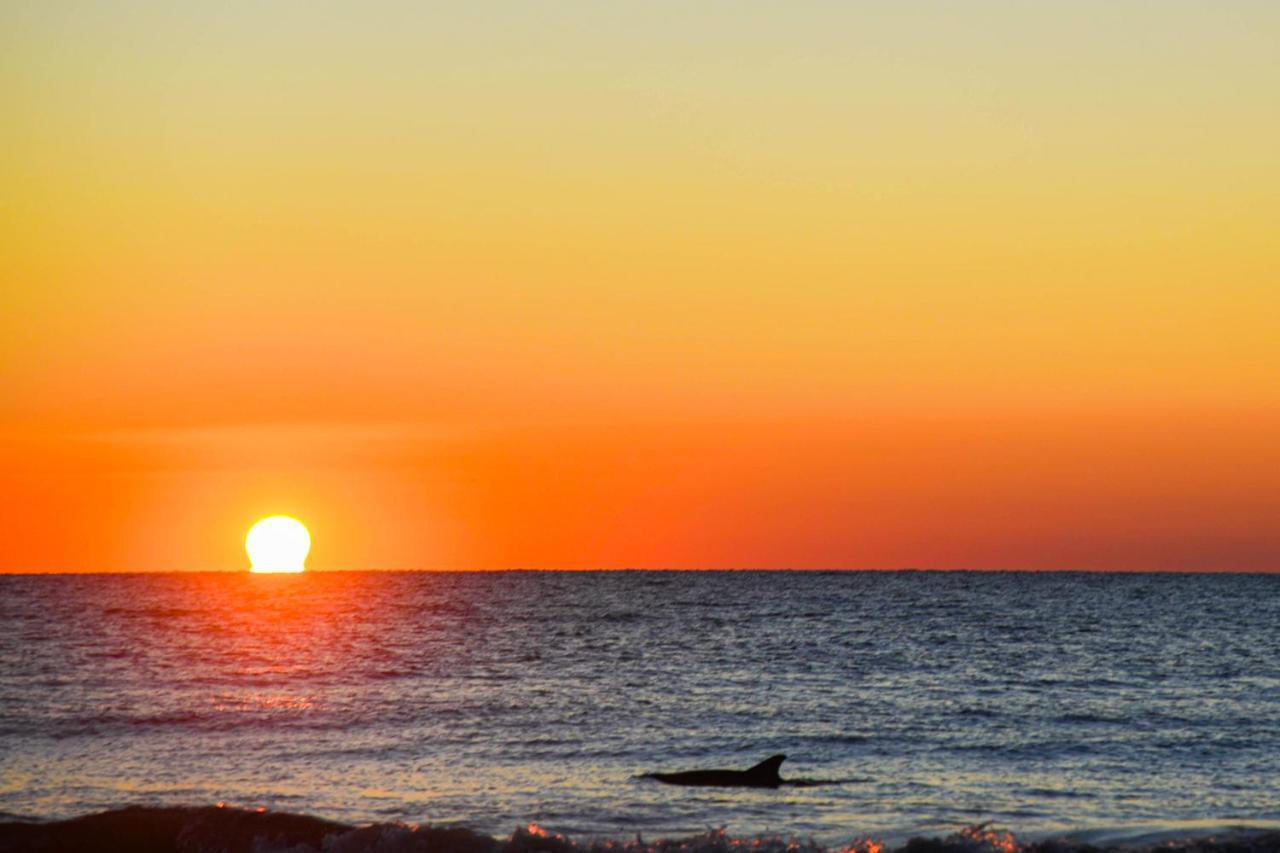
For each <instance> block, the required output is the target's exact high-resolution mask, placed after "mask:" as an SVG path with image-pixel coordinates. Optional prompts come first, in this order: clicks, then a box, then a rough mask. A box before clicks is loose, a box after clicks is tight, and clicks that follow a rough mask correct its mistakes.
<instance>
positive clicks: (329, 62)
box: [0, 2, 1280, 571]
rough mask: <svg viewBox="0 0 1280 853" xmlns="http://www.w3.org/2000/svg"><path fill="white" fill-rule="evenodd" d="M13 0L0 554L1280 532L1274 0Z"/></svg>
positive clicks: (370, 558)
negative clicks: (856, 0)
mask: <svg viewBox="0 0 1280 853" xmlns="http://www.w3.org/2000/svg"><path fill="white" fill-rule="evenodd" d="M210 5H211V4H189V5H185V6H184V5H180V4H173V3H158V2H154V3H152V2H132V3H123V2H112V3H99V4H88V5H84V6H80V5H77V4H46V3H36V2H15V3H7V4H5V5H4V8H3V9H2V10H0V97H2V98H3V103H4V105H5V115H6V122H5V127H4V129H3V130H0V170H2V171H0V178H2V179H3V186H5V187H6V193H5V195H6V197H5V200H4V204H3V205H2V206H0V227H3V229H4V239H3V240H2V241H0V286H2V288H3V289H2V290H0V388H2V389H3V395H2V396H0V571H47V570H53V571H64V570H123V569H130V570H165V569H243V568H246V566H247V563H246V560H245V557H244V553H243V548H242V541H243V536H244V533H245V531H246V530H247V529H248V527H249V525H250V524H251V523H252V522H253V521H254V520H255V519H257V518H259V517H261V516H264V515H269V514H274V513H285V514H289V515H294V516H296V517H298V518H300V519H302V520H303V521H305V522H306V523H307V524H308V526H309V527H310V528H311V531H312V535H313V540H314V547H313V551H312V556H311V559H310V560H309V566H311V567H312V568H321V569H336V568H398V569H407V568H448V569H456V568H503V567H537V568H592V567H604V568H614V567H625V566H635V567H805V568H808V567H854V568H856V567H904V566H917V567H935V568H960V567H974V568H982V567H992V568H1092V569H1179V570H1189V569H1204V570H1228V569H1234V570H1274V569H1280V523H1277V521H1278V519H1280V516H1277V511H1278V510H1277V508H1278V507H1280V439H1277V436H1280V383H1278V382H1277V381H1276V376H1277V375H1280V335H1277V333H1276V329H1277V328H1280V284H1278V282H1280V240H1277V239H1276V223H1277V222H1280V158H1278V157H1277V155H1276V152H1277V151H1280V110H1278V109H1277V108H1276V104H1277V97H1278V94H1280V65H1278V64H1277V63H1276V61H1275V50H1274V46H1275V44H1276V43H1277V40H1278V39H1280V7H1276V6H1275V5H1274V4H1269V3H1255V2H1239V3H1233V4H1215V5H1213V6H1206V5H1205V4H1198V3H1190V2H1186V3H1184V2H1170V3H1165V4H1159V7H1158V8H1157V7H1155V6H1139V5H1137V4H1133V5H1129V4H1113V3H1106V2H1082V3H1075V4H1061V6H1060V7H1057V8H1051V7H1045V6H1043V5H1042V4H1022V3H1012V2H1009V3H995V2H980V3H974V4H965V5H964V6H963V8H960V7H954V8H953V7H947V8H938V7H935V6H933V5H915V4H907V3H883V4H859V5H855V4H848V5H847V6H844V7H840V8H832V7H831V6H829V5H827V4H821V5H819V4H812V5H806V6H803V7H792V8H784V7H782V6H764V5H760V6H756V5H751V4H745V5H744V4H737V3H735V4H727V3H726V4H720V3H706V4H696V5H697V8H694V9H690V8H686V6H687V4H678V3H670V4H666V3H652V4H644V5H643V6H642V7H637V8H633V9H628V10H623V9H619V8H610V7H608V6H602V5H600V4H592V3H583V4H557V5H555V6H553V7H546V6H545V5H543V4H532V3H531V4H508V5H505V6H503V7H502V9H501V10H500V11H497V10H492V9H490V10H487V11H486V10H483V9H471V10H468V9H453V10H438V9H420V8H413V5H414V4H400V3H392V2H374V3H365V4H359V5H357V4H334V3H318V4H312V5H308V6H306V7H305V8H304V7H301V6H297V7H295V6H286V5H272V6H270V7H268V8H262V4H257V3H248V2H230V3H226V4H212V5H215V6H216V8H209V7H210Z"/></svg>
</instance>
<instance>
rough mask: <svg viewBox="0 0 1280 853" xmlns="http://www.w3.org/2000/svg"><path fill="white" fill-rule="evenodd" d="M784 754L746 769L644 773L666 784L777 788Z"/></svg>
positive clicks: (647, 776) (779, 783)
mask: <svg viewBox="0 0 1280 853" xmlns="http://www.w3.org/2000/svg"><path fill="white" fill-rule="evenodd" d="M786 760H787V757H786V756H785V755H773V756H770V757H769V758H766V759H765V760H764V761H761V762H760V763H759V764H757V765H755V766H754V767H751V768H748V769H747V770H686V771H684V772H683V773H644V774H642V775H643V777H644V778H647V779H657V780H658V781H659V782H666V783H667V784H668V785H712V786H722V787H736V788H777V787H778V786H779V785H781V784H782V777H781V776H779V775H778V766H779V765H780V764H782V762H784V761H786Z"/></svg>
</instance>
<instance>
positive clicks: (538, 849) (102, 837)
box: [0, 805, 1280, 853]
mask: <svg viewBox="0 0 1280 853" xmlns="http://www.w3.org/2000/svg"><path fill="white" fill-rule="evenodd" d="M139 850H145V851H153V853H1096V851H1105V850H1116V851H1125V853H1156V851H1159V853H1184V852H1185V853H1276V852H1277V851H1280V829H1275V828H1265V829H1263V828H1253V829H1250V828H1242V827H1226V826H1223V827H1216V828H1204V829H1202V830H1200V831H1197V832H1194V833H1188V832H1186V831H1183V832H1181V833H1179V832H1177V831H1173V830H1165V831H1153V832H1146V833H1141V832H1132V831H1130V832H1128V833H1112V834H1111V835H1110V836H1108V834H1107V833H1106V832H1105V831H1093V832H1091V833H1082V834H1079V835H1076V836H1070V835H1062V836H1059V837H1056V838H1049V839H1041V840H1025V841H1024V840H1020V839H1019V838H1017V837H1016V836H1015V835H1014V834H1013V833H1011V832H1008V831H1005V830H1003V829H996V828H991V827H990V826H989V825H980V826H971V827H967V828H965V829H962V830H960V831H959V832H956V833H954V834H952V835H948V836H945V837H935V838H911V839H909V840H908V841H906V842H905V843H902V844H900V845H896V846H889V845H886V844H885V843H882V842H880V841H878V840H876V839H873V838H859V837H854V838H852V839H851V840H850V841H848V842H847V843H846V844H843V845H839V846H834V847H828V846H824V845H820V844H818V843H816V842H814V841H806V840H797V839H789V838H784V837H781V836H772V835H760V836H754V837H746V838H737V837H734V836H732V835H730V834H728V833H727V832H726V831H725V830H724V829H719V830H711V831H708V832H705V833H702V834H700V835H693V836H688V837H685V838H676V839H658V840H648V841H646V840H644V839H643V838H641V837H640V836H638V835H637V836H636V837H635V838H634V839H632V840H616V839H584V840H577V841H575V840H573V839H571V838H567V837H565V836H563V835H558V834H555V833H551V832H548V831H547V830H545V829H543V828H542V827H540V826H538V825H537V824H532V823H531V824H529V825H527V826H523V827H519V828H517V829H516V830H515V831H514V832H513V833H512V834H511V836H510V837H508V838H493V837H491V836H488V835H483V834H481V833H478V832H474V831H472V830H470V829H465V828H460V827H438V826H429V825H424V826H413V825H406V824H399V823H387V824H373V825H370V826H360V827H356V826H351V825H348V824H343V823H337V822H334V821H329V820H324V819H322V818H317V817H312V816H309V815H301V814H289V813H286V812H268V811H266V810H263V809H255V810H247V809H238V808H227V807H225V806H223V805H218V806H202V807H168V808H159V807H145V806H130V807H128V808H122V809H114V810H111V811H106V812H100V813H98V814H91V815H86V816H84V817H79V818H72V819H70V820H61V821H49V822H37V821H22V820H17V821H8V822H0V853H22V851H77V853H125V851H130V853H131V852H132V851H139Z"/></svg>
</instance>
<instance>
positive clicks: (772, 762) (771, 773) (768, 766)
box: [747, 755, 787, 779]
mask: <svg viewBox="0 0 1280 853" xmlns="http://www.w3.org/2000/svg"><path fill="white" fill-rule="evenodd" d="M786 760H787V757H786V756H785V755H771V756H769V757H768V758H766V759H765V760H764V761H761V762H760V763H759V764H757V765H755V766H754V767H751V768H749V769H748V770H747V772H748V773H750V774H751V775H752V776H765V777H767V778H770V779H777V778H778V768H779V767H780V766H782V762H784V761H786Z"/></svg>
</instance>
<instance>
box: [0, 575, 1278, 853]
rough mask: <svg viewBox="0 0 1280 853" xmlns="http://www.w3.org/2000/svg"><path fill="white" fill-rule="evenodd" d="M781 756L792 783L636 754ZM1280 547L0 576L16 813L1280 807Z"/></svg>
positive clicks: (3, 684)
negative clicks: (757, 782) (894, 568)
mask: <svg viewBox="0 0 1280 853" xmlns="http://www.w3.org/2000/svg"><path fill="white" fill-rule="evenodd" d="M774 753H785V754H786V755H787V756H788V758H787V761H786V762H785V763H784V764H783V765H782V775H783V777H784V778H803V779H806V780H830V781H831V782H832V784H824V785H815V786H811V787H793V786H785V787H783V788H780V789H778V790H752V789H728V788H681V787H674V786H667V785H663V784H660V783H658V782H655V781H654V780H651V779H644V778H638V774H641V773H645V772H648V771H655V770H665V771H674V770H686V769H693V768H700V767H729V768H735V767H736V768H745V767H747V766H750V765H751V764H754V763H756V762H757V761H759V760H761V759H763V758H765V757H767V756H769V755H771V754H774ZM1277 779H1280V575H1238V574H1198V575H1187V574H1089V573H1045V574H1038V573H978V572H952V573H933V572H823V573H812V572H587V573H556V572H501V573H461V574H458V573H429V572H422V573H372V572H334V573H307V574H303V575H294V576H287V575H249V574H247V573H245V574H183V573H172V574H162V575H157V574H132V575H75V576H73V575H62V576H7V577H0V811H3V812H4V813H7V816H8V817H10V818H11V817H12V816H22V817H29V818H30V817H34V818H46V819H47V818H62V817H70V816H74V815H81V814H86V813H91V812H97V811H102V810H105V809H110V808H116V807H119V806H122V805H127V804H139V803H141V804H152V805H158V806H176V805H187V806H190V805H195V806H200V805H210V804H213V803H217V802H225V803H227V804H229V805H233V806H240V807H248V808H255V807H265V808H268V809H270V810H273V811H286V812H297V813H306V814H312V815H318V816H321V817H324V818H329V819H333V820H337V821H342V822H344V823H352V824H362V823H385V822H393V821H400V822H405V823H413V824H426V823H430V824H433V825H437V826H449V825H457V826H465V827H468V828H471V829H474V830H476V831H478V832H481V833H486V834H494V835H502V834H504V833H505V834H510V832H511V831H512V829H513V827H516V826H524V825H527V824H529V823H530V822H536V823H538V824H540V825H541V826H543V827H546V828H547V829H548V830H550V831H553V832H560V833H564V834H566V835H572V836H575V837H583V838H591V837H601V836H609V837H619V838H622V837H627V838H634V837H635V836H636V835H637V834H640V835H642V836H643V837H646V838H654V837H675V836H680V835H685V834H690V833H699V832H706V831H707V830H708V829H709V828H716V827H727V828H728V831H729V832H730V833H733V834H735V835H740V836H753V835H758V834H761V833H770V834H777V835H780V836H783V837H795V838H803V839H814V840H816V841H817V842H818V843H819V844H831V845H836V844H841V843H845V842H847V841H848V840H849V839H853V838H861V837H866V836H871V837H881V838H889V839H893V838H899V839H901V838H906V837H907V836H909V835H942V834H946V833H949V832H952V831H954V830H956V829H957V828H959V827H963V826H967V825H974V824H979V823H984V822H993V823H994V824H995V825H996V826H1000V827H1007V828H1009V829H1011V830H1014V831H1015V832H1017V833H1018V834H1019V835H1021V836H1024V837H1025V836H1030V837H1035V836H1037V835H1040V836H1044V835H1052V834H1055V833H1063V832H1075V833H1084V834H1085V837H1088V836H1087V833H1089V832H1095V833H1097V832H1101V831H1104V830H1106V831H1112V832H1141V831H1142V829H1143V828H1144V827H1166V828H1167V827H1174V828H1176V827H1179V826H1192V825H1211V826H1220V825H1230V824H1234V823H1242V822H1260V823H1261V824H1262V825H1266V824H1267V822H1274V821H1280V793H1278V788H1277V781H1276V780H1277Z"/></svg>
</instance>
